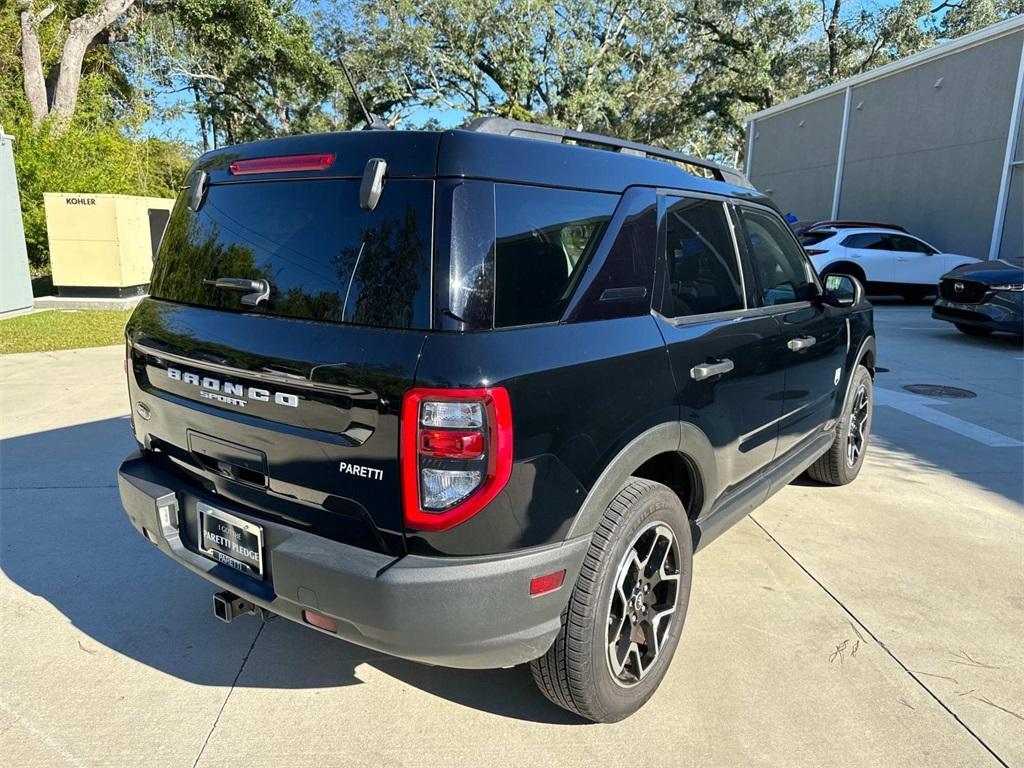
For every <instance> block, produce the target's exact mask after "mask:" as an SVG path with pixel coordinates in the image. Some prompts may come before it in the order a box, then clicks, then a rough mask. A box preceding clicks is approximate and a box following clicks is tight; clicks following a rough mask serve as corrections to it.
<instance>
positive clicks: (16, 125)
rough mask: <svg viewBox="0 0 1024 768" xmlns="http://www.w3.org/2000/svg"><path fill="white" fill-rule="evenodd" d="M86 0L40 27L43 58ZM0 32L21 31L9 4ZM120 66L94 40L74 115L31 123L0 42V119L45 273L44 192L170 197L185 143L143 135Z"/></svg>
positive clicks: (17, 70) (182, 166) (53, 53)
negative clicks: (65, 119) (10, 140)
mask: <svg viewBox="0 0 1024 768" xmlns="http://www.w3.org/2000/svg"><path fill="white" fill-rule="evenodd" d="M83 8H84V9H86V10H87V4H86V3H75V2H64V3H59V4H58V8H57V10H56V11H55V12H54V14H53V15H51V16H50V17H49V18H48V19H47V21H46V23H45V24H44V25H43V27H42V28H41V29H40V48H41V51H42V53H43V58H44V63H47V64H49V65H50V66H52V65H54V64H55V63H56V62H57V60H58V59H59V57H60V48H61V44H62V39H61V34H60V30H61V29H66V28H67V24H68V19H69V18H70V17H72V16H74V15H76V14H78V13H81V12H82V10H83ZM0 35H3V36H4V38H5V39H7V40H16V39H18V38H19V36H20V31H19V26H18V18H17V15H16V13H15V12H14V9H13V7H12V4H10V3H8V4H6V5H5V6H4V8H3V9H2V11H0ZM137 96H138V93H137V92H136V90H135V86H134V85H132V84H130V83H129V81H128V79H127V78H126V77H125V73H124V71H123V70H122V69H121V68H120V65H119V63H118V59H117V56H116V54H115V51H113V50H111V48H110V46H108V45H99V46H96V47H95V48H94V50H93V51H91V52H90V54H89V56H87V58H86V62H85V65H84V66H83V76H82V83H81V88H80V90H79V96H78V104H77V108H76V110H75V115H74V118H73V119H72V120H71V121H70V123H68V124H66V125H63V124H58V123H56V122H55V121H53V120H44V121H43V122H42V123H41V124H40V125H38V126H33V125H32V120H31V116H30V113H29V109H28V104H27V102H26V100H25V97H24V93H23V91H22V88H21V62H20V58H19V56H18V52H17V50H16V49H15V48H14V46H0V126H2V127H3V129H4V131H5V132H6V133H8V134H11V135H13V136H14V164H15V169H16V172H17V176H18V187H19V192H20V195H21V210H22V218H23V222H24V226H25V240H26V244H27V246H28V254H29V263H30V266H31V268H32V271H33V272H34V273H36V274H40V273H47V272H49V247H48V243H47V238H46V214H45V211H44V208H43V193H44V192H85V193H114V194H126V195H151V196H156V197H169V196H173V195H174V194H176V189H175V188H176V187H177V185H178V184H179V183H180V181H181V178H182V176H183V175H184V172H185V170H186V168H187V166H188V157H187V152H186V150H185V148H184V147H182V146H180V145H178V144H173V143H169V142H164V141H160V140H158V139H154V138H149V137H146V136H143V135H142V133H141V130H140V128H141V123H142V120H143V118H144V117H145V115H146V113H147V108H146V106H145V105H144V104H142V103H141V102H140V100H139V99H138V98H137Z"/></svg>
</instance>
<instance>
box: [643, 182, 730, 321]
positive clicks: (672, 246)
mask: <svg viewBox="0 0 1024 768" xmlns="http://www.w3.org/2000/svg"><path fill="white" fill-rule="evenodd" d="M667 204H668V207H667V210H666V211H665V230H666V234H667V239H666V246H665V265H666V281H665V289H664V293H663V294H662V297H661V306H660V308H659V307H658V306H657V305H656V306H655V308H656V309H659V311H660V312H661V314H663V315H665V316H666V317H685V316H687V315H703V314H707V313H710V312H728V311H730V310H735V309H743V307H744V303H743V283H742V281H741V279H740V271H739V262H738V260H737V258H736V251H735V248H734V247H733V241H732V236H731V235H730V233H729V220H728V218H727V214H726V210H725V206H724V205H723V204H722V203H721V202H719V201H716V200H703V199H680V198H674V197H670V198H667Z"/></svg>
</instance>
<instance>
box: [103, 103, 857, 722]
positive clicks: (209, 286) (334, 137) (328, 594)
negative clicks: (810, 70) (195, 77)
mask: <svg viewBox="0 0 1024 768" xmlns="http://www.w3.org/2000/svg"><path fill="white" fill-rule="evenodd" d="M126 335H127V372H128V388H129V394H130V398H131V413H132V429H133V430H134V433H135V437H136V439H137V441H138V444H139V447H138V450H137V452H135V453H133V454H132V455H130V456H128V457H127V458H126V459H125V461H124V463H123V464H122V465H121V467H120V470H119V485H120V491H121V498H122V501H123V504H124V507H125V509H126V510H127V513H128V517H129V518H130V520H131V523H132V525H134V526H135V528H136V529H138V530H139V532H140V533H142V534H143V535H144V536H145V537H146V538H147V539H148V540H149V541H150V542H152V543H153V544H154V545H156V546H157V547H158V548H159V549H160V550H161V551H162V552H163V553H164V554H166V555H167V556H169V557H171V558H173V559H174V560H176V561H178V562H179V563H181V564H182V565H184V566H185V567H187V568H189V569H190V570H192V571H193V572H195V573H197V574H199V575H200V576H202V577H203V578H205V579H207V580H208V581H210V582H212V583H213V584H215V585H217V587H218V588H219V589H220V590H221V591H220V592H219V593H218V594H217V595H215V596H214V608H215V610H216V612H217V615H218V616H219V617H220V618H221V619H224V620H228V621H229V620H231V619H232V618H234V617H235V616H236V615H239V614H244V613H260V614H262V615H264V616H269V615H281V616H285V617H287V618H289V619H291V620H293V621H296V622H300V623H303V624H305V625H307V626H309V627H312V628H314V629H315V630H317V631H320V632H324V633H328V634H331V635H334V636H336V637H339V638H343V639H345V640H348V641H350V642H353V643H357V644H359V645H362V646H366V647H368V648H372V649H375V650H378V651H382V652H385V653H389V654H394V655H396V656H401V657H405V658H408V659H414V660H418V661H420V662H424V663H428V664H434V665H443V666H451V667H464V668H493V667H508V666H512V665H516V664H522V663H529V664H530V665H531V667H532V672H533V676H534V679H535V680H536V682H537V684H538V686H539V687H540V689H541V690H542V691H543V693H544V694H545V695H547V696H548V697H549V698H550V699H551V700H552V701H554V702H555V703H556V704H559V705H561V706H563V707H565V708H567V709H569V710H572V711H574V712H576V713H578V714H580V715H582V716H583V717H585V718H589V719H592V720H596V721H606V722H607V721H614V720H618V719H621V718H623V717H626V716H627V715H629V714H630V713H632V712H634V711H635V710H636V709H637V708H639V707H640V706H641V705H642V704H643V703H644V702H645V701H647V699H649V698H650V696H651V695H652V694H653V692H654V690H655V689H656V688H657V686H658V684H659V682H660V681H661V679H662V677H663V676H664V675H665V672H666V669H667V668H668V665H669V662H670V660H671V658H672V655H673V653H674V651H675V649H676V645H677V643H678V641H679V636H680V632H681V630H682V628H683V620H684V618H685V615H686V608H687V601H688V597H689V593H690V583H691V579H692V556H693V553H694V552H695V551H697V550H698V549H700V548H701V547H703V546H705V545H706V544H707V543H708V542H710V541H711V540H712V539H714V538H715V537H716V536H718V535H719V534H720V533H722V532H723V531H724V530H726V529H727V528H728V527H729V526H730V525H732V524H733V523H735V522H737V521H738V520H740V519H741V518H742V517H743V516H744V515H746V514H747V513H748V512H750V511H751V510H752V509H754V508H755V507H757V506H758V505H759V504H761V503H762V502H763V501H764V500H765V499H766V498H768V496H770V495H771V494H772V493H774V492H775V491H777V490H779V489H780V488H782V487H783V486H785V485H786V484H787V483H789V482H790V481H791V480H792V479H794V478H795V477H797V476H798V475H800V474H801V473H803V472H807V473H808V474H809V475H810V476H811V477H812V478H814V479H816V480H818V481H821V482H822V483H825V484H830V485H840V484H843V483H848V482H850V481H851V480H852V479H853V478H855V477H856V476H857V473H858V472H859V471H860V468H861V466H862V464H863V462H864V451H865V448H866V445H867V441H868V435H869V432H870V428H871V414H872V375H873V370H874V364H875V342H874V334H873V330H872V310H871V306H870V304H868V303H867V302H866V301H865V300H864V298H863V291H862V290H861V288H860V286H859V284H858V283H857V282H856V281H855V280H852V279H850V278H849V277H846V276H840V275H833V276H830V278H829V279H828V285H822V284H821V283H820V281H819V279H818V277H817V276H816V274H815V272H814V269H813V268H812V266H811V264H810V261H809V260H808V258H807V256H806V255H805V254H804V252H803V250H802V249H801V247H800V245H799V243H798V242H797V241H796V239H795V237H794V235H793V233H792V232H791V231H790V228H789V227H788V226H787V225H786V223H785V222H784V221H783V219H782V217H781V216H780V215H779V213H778V211H777V209H776V208H775V207H774V206H773V205H772V203H771V202H770V201H769V200H767V199H766V198H764V197H762V196H761V195H760V194H758V193H757V192H756V191H755V190H753V189H751V188H750V187H749V185H748V184H747V183H746V180H745V179H744V178H743V177H742V175H740V174H739V173H737V172H736V171H733V170H731V169H727V168H722V167H719V166H716V165H713V164H711V163H707V162H704V161H702V160H698V159H695V158H692V157H688V156H685V155H680V154H675V153H671V152H667V151H664V150H660V149H656V148H654V147H646V146H641V145H637V144H633V143H629V142H624V141H619V140H616V139H610V138H607V137H602V136H596V135H591V134H583V133H577V132H573V131H566V130H561V129H553V128H545V127H541V126H533V125H529V124H524V123H516V122H511V121H507V120H501V119H496V118H484V119H482V120H479V121H477V122H475V123H471V124H470V125H469V126H467V127H466V128H465V129H461V130H450V131H445V132H436V133H435V132H403V131H379V130H370V131H359V132H350V133H342V134H328V135H315V136H299V137H292V138H283V139H275V140H271V141H265V142H258V143H253V144H248V145H244V146H237V147H227V148H223V149H218V150H215V151H213V152H210V153H208V154H206V155H204V156H203V157H201V158H200V159H199V160H198V161H197V162H196V164H195V166H194V167H193V168H192V169H191V171H190V172H189V176H188V178H187V186H186V187H185V188H184V189H183V190H182V192H181V194H180V196H179V199H178V201H177V204H176V206H175V208H174V211H173V214H172V216H171V218H170V222H169V224H168V227H167V231H166V233H165V235H164V238H163V242H162V245H161V247H160V250H159V254H158V257H157V260H156V264H155V267H154V271H153V277H152V285H151V295H150V296H149V297H148V298H146V299H145V300H143V301H142V302H141V303H140V304H139V305H138V307H137V309H136V310H135V312H134V314H133V315H132V317H131V320H130V321H129V323H128V326H127V329H126Z"/></svg>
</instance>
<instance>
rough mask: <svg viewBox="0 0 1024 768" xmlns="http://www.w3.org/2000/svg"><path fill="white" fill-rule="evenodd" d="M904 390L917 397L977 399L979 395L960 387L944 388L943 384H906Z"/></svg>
mask: <svg viewBox="0 0 1024 768" xmlns="http://www.w3.org/2000/svg"><path fill="white" fill-rule="evenodd" d="M903 388H904V389H905V390H907V392H913V393H914V394H915V395H925V396H926V397H964V398H966V397H977V396H978V395H977V394H976V393H974V392H971V390H969V389H960V388H959V387H944V386H942V385H941V384H904V385H903Z"/></svg>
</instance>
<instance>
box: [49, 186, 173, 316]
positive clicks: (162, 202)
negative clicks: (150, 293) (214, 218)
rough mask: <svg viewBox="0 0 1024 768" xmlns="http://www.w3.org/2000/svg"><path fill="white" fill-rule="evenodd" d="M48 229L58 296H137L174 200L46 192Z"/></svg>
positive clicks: (146, 282) (144, 287)
mask: <svg viewBox="0 0 1024 768" xmlns="http://www.w3.org/2000/svg"><path fill="white" fill-rule="evenodd" d="M43 198H44V204H45V206H46V231H47V236H48V238H49V241H50V266H51V268H52V270H53V284H54V286H56V288H57V292H58V294H59V295H60V296H69V297H123V296H139V295H142V294H144V293H145V292H146V290H147V288H148V287H149V275H150V272H151V271H152V269H153V258H154V257H155V256H156V251H157V248H159V246H160V238H161V237H163V233H164V228H165V227H166V226H167V219H168V217H169V216H170V213H171V207H172V206H173V205H174V200H173V199H169V198H162V197H133V196H131V195H89V194H80V193H63V192H47V193H46V194H44V195H43Z"/></svg>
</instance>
